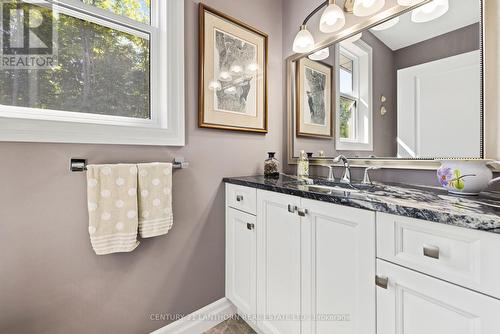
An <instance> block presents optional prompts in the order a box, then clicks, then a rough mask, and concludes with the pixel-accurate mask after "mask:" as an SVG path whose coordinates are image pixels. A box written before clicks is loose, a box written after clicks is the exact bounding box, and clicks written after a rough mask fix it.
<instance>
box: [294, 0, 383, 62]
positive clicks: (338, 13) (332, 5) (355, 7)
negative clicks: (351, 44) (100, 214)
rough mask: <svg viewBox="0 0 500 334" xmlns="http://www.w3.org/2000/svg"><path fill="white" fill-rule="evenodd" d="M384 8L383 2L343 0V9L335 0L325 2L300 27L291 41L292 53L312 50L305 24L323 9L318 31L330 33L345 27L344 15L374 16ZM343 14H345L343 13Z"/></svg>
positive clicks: (311, 36) (309, 34)
mask: <svg viewBox="0 0 500 334" xmlns="http://www.w3.org/2000/svg"><path fill="white" fill-rule="evenodd" d="M384 6H385V0H345V1H344V9H343V10H342V8H340V7H339V6H338V5H337V3H336V0H325V1H324V2H323V3H321V4H320V5H319V6H318V7H316V8H315V9H314V10H313V11H312V12H311V13H310V14H309V15H307V17H306V18H305V20H304V22H302V25H301V26H300V30H299V32H298V33H297V35H296V36H295V39H294V41H293V52H295V53H307V52H311V51H312V50H314V37H313V35H312V34H311V33H310V32H309V30H308V29H307V22H308V21H309V20H310V19H311V17H313V16H314V15H315V14H316V13H318V12H319V11H320V10H321V9H323V8H324V7H326V8H325V10H324V11H323V13H322V15H321V19H320V24H319V30H320V31H321V32H324V33H332V32H335V31H338V30H340V29H342V28H343V27H344V25H345V13H352V14H354V15H356V16H369V15H372V14H375V13H376V12H378V11H379V10H381V9H382V8H383V7H384ZM344 12H345V13H344Z"/></svg>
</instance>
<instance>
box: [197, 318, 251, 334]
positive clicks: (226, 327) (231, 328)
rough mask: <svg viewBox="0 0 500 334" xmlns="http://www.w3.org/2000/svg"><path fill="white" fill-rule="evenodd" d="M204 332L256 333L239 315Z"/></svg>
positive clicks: (222, 333)
mask: <svg viewBox="0 0 500 334" xmlns="http://www.w3.org/2000/svg"><path fill="white" fill-rule="evenodd" d="M204 334H256V333H255V332H254V330H253V329H252V328H251V327H250V326H248V325H247V324H246V322H244V321H243V320H241V319H240V318H238V317H234V318H233V319H229V320H226V321H224V322H221V323H220V324H218V325H217V326H215V327H214V328H212V329H210V330H208V331H207V332H205V333H204Z"/></svg>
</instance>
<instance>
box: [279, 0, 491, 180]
mask: <svg viewBox="0 0 500 334" xmlns="http://www.w3.org/2000/svg"><path fill="white" fill-rule="evenodd" d="M430 1H432V0H425V1H423V2H421V3H419V4H417V5H415V6H411V7H404V6H395V7H393V8H391V9H389V10H387V11H384V12H381V13H379V14H377V15H375V16H373V17H371V18H370V19H368V20H367V21H365V22H362V23H358V24H355V25H353V26H352V27H349V28H348V29H345V30H343V31H341V32H340V33H339V34H337V35H335V36H333V37H332V38H329V39H327V40H325V41H323V42H321V43H319V44H318V45H317V47H316V48H315V49H314V50H313V51H311V52H310V53H314V52H316V51H318V50H320V49H323V48H325V47H327V46H330V45H332V44H334V43H337V42H339V41H341V40H343V39H346V38H349V37H351V36H354V35H356V34H357V33H359V32H360V31H362V30H366V29H369V28H371V27H373V26H376V25H378V24H380V23H383V22H385V21H388V20H391V19H392V18H394V17H396V16H400V15H403V14H405V13H407V12H409V11H412V10H413V9H415V8H417V7H420V6H422V5H424V4H426V3H428V2H430ZM478 1H480V8H481V22H480V25H481V39H480V40H481V47H480V50H481V58H482V59H481V61H482V62H483V70H482V82H481V84H482V89H481V95H482V98H481V100H482V104H483V112H482V127H483V131H482V132H483V137H482V143H481V151H482V157H481V158H479V159H482V158H488V159H492V160H495V159H497V158H500V143H499V141H500V136H499V135H498V134H497V131H496V130H497V125H498V124H497V123H498V122H499V121H500V115H498V114H499V112H500V111H499V110H498V109H499V108H498V107H499V105H498V99H497V97H496V95H495V92H496V87H498V82H497V80H498V79H497V77H496V73H497V72H496V71H490V72H488V71H487V68H490V67H491V68H492V69H496V65H499V64H497V63H498V60H497V59H496V57H494V56H493V55H495V54H496V47H497V42H496V39H497V34H498V33H497V31H496V29H497V27H496V13H497V10H498V7H497V6H498V5H497V4H496V3H495V2H487V1H485V0H478ZM488 55H491V56H489V57H488ZM304 56H305V55H304V54H293V55H291V56H289V57H288V58H287V59H286V99H287V101H286V109H287V117H286V120H287V143H286V144H287V145H286V146H287V147H286V149H287V163H288V164H289V165H294V164H297V158H296V157H294V156H293V135H294V131H293V122H292V120H293V115H292V111H293V105H292V104H293V103H294V101H293V100H292V91H291V89H292V80H293V78H292V71H291V69H292V66H293V63H294V62H295V61H297V60H298V59H300V58H302V57H304ZM328 160H329V159H323V158H313V159H311V160H310V161H311V165H323V164H325V163H327V162H328ZM468 160H472V159H468ZM349 161H350V162H351V165H352V166H353V167H367V166H375V165H376V166H380V167H383V168H389V169H417V170H436V169H437V168H439V166H440V162H439V161H436V160H434V159H386V158H384V159H382V158H380V159H366V158H352V159H349ZM494 170H495V171H500V165H496V166H495V168H494Z"/></svg>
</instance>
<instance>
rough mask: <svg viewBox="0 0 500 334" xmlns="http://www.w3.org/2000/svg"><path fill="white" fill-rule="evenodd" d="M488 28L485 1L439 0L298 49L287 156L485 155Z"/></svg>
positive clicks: (369, 159)
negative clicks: (485, 39) (324, 42)
mask: <svg viewBox="0 0 500 334" xmlns="http://www.w3.org/2000/svg"><path fill="white" fill-rule="evenodd" d="M433 3H434V4H435V3H444V4H446V6H443V8H437V7H436V6H435V5H433ZM429 5H431V7H429ZM432 6H434V7H432ZM482 38H483V34H482V3H481V1H479V0H460V1H434V2H431V3H424V4H423V5H421V6H419V7H414V8H413V9H412V10H408V11H405V12H400V13H399V14H395V15H393V16H390V17H388V18H386V19H385V20H384V21H381V22H379V23H373V24H369V25H368V26H367V27H366V28H364V29H361V30H359V31H356V32H355V33H351V34H349V36H347V38H344V39H340V40H338V41H336V42H334V43H332V44H330V45H326V46H324V47H322V48H321V49H319V50H317V51H315V52H314V53H311V54H303V55H295V56H292V57H291V58H289V59H288V61H287V65H288V68H287V70H288V85H287V87H288V88H287V89H288V99H289V101H288V122H289V125H288V129H289V130H288V132H289V133H288V136H289V138H288V158H289V159H288V160H289V163H293V162H294V161H295V159H296V158H297V157H298V156H299V154H300V151H305V152H311V153H313V157H314V158H315V159H317V160H323V159H327V158H331V157H334V156H337V155H339V154H343V155H345V156H346V157H348V158H350V159H352V160H353V161H354V164H356V161H357V162H358V165H367V164H368V165H369V164H377V163H378V162H380V161H386V162H390V161H392V162H393V163H394V164H398V162H399V163H401V162H404V161H407V162H408V161H409V162H410V163H414V162H418V161H419V160H420V162H424V161H427V162H431V161H434V160H435V159H441V158H476V159H480V158H484V152H483V151H484V149H483V137H484V136H483V41H482Z"/></svg>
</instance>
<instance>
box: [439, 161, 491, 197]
mask: <svg viewBox="0 0 500 334" xmlns="http://www.w3.org/2000/svg"><path fill="white" fill-rule="evenodd" d="M491 162H493V161H492V160H441V167H439V169H438V170H437V176H438V180H439V183H440V184H441V186H442V187H443V188H445V189H446V190H448V192H449V193H452V194H457V195H478V194H479V193H480V192H482V191H484V190H486V188H488V186H489V185H490V184H492V183H493V182H496V181H499V180H500V178H496V179H493V180H492V178H493V173H492V171H491V170H490V169H489V168H488V164H489V163H491Z"/></svg>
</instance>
